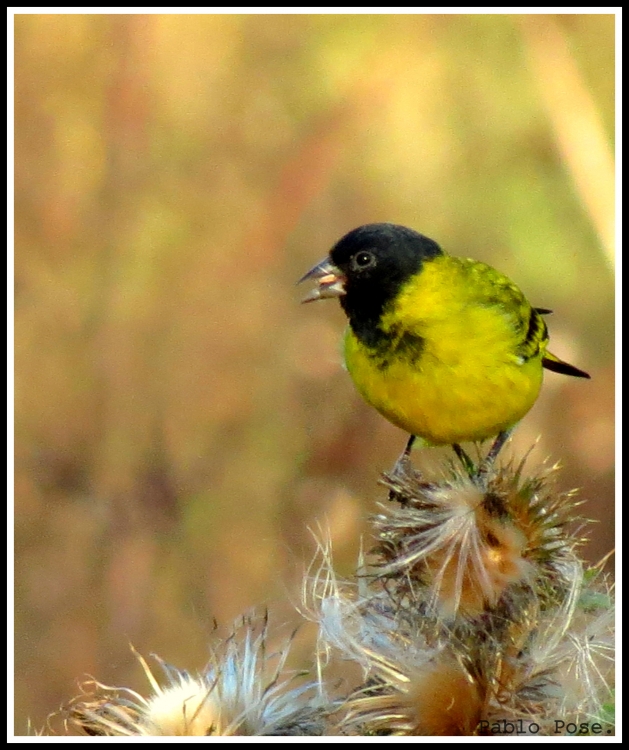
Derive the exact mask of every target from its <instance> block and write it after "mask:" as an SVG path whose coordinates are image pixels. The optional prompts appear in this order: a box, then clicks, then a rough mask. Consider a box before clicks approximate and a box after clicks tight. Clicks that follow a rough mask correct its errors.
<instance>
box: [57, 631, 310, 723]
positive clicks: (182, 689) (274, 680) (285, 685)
mask: <svg viewBox="0 0 629 750" xmlns="http://www.w3.org/2000/svg"><path fill="white" fill-rule="evenodd" d="M267 630H268V622H267V618H266V616H265V617H262V618H258V619H252V618H243V619H242V621H241V622H240V623H239V624H238V625H237V626H236V628H235V630H234V632H233V633H232V635H231V636H230V637H229V638H227V639H226V640H225V641H223V642H222V643H221V644H220V645H219V646H218V647H216V648H214V649H213V650H212V655H211V659H210V662H209V664H208V665H207V666H206V668H205V669H204V670H203V672H202V673H200V674H197V675H192V674H190V673H188V672H186V671H182V670H179V669H176V668H174V667H171V666H169V665H167V664H166V663H165V662H163V661H162V660H161V659H159V658H157V657H154V658H155V660H156V661H157V663H158V664H159V665H160V667H161V669H162V672H163V675H164V679H163V680H162V682H161V683H160V681H159V680H158V679H157V678H156V677H155V675H154V674H153V671H152V670H151V668H150V667H149V665H148V664H147V662H146V661H145V660H144V659H143V658H142V657H141V656H140V655H139V654H136V656H137V658H138V660H139V661H140V664H141V665H142V668H143V670H144V673H145V675H146V677H147V678H148V681H149V684H150V686H151V692H150V694H149V695H148V696H147V697H144V696H142V695H140V694H139V693H137V692H135V691H133V690H131V689H129V688H124V687H123V688H115V687H108V686H106V685H103V684H101V683H99V682H96V681H94V680H92V681H91V682H88V683H86V685H85V686H84V693H83V695H81V696H79V697H77V698H75V699H74V700H73V701H72V702H71V703H70V705H69V707H68V713H69V719H68V722H69V724H70V725H72V726H74V727H75V728H77V729H78V730H79V731H81V732H82V733H83V734H88V735H105V736H170V737H175V736H180V737H183V736H189V737H202V736H210V735H219V736H231V735H246V736H255V735H308V734H314V735H317V734H320V733H321V731H322V711H321V705H320V701H319V700H318V693H317V690H316V687H317V686H316V685H315V684H314V683H312V682H303V681H301V682H300V681H298V680H297V677H298V675H296V674H295V673H288V672H285V671H284V666H285V662H286V658H287V656H288V653H289V649H290V641H291V640H292V637H291V638H288V639H285V641H284V643H283V645H282V647H281V649H280V650H279V651H277V652H274V653H271V654H267V646H266V644H267V637H268V633H267ZM308 699H309V701H308Z"/></svg>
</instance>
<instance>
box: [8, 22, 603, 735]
mask: <svg viewBox="0 0 629 750" xmlns="http://www.w3.org/2000/svg"><path fill="white" fill-rule="evenodd" d="M15 115H16V118H15V147H16V151H15V240H16V249H15V285H16V286H15V407H16V426H15V449H16V450H15V552H16V558H15V596H16V615H15V625H16V636H15V638H16V641H15V642H16V650H15V667H16V688H15V696H16V729H15V731H16V733H17V734H24V733H25V732H26V726H27V719H28V718H30V720H31V721H32V723H33V725H34V726H35V727H36V728H38V727H41V726H43V724H44V722H45V719H46V716H47V715H48V714H49V713H50V712H51V711H54V710H55V709H56V708H58V707H59V705H60V704H61V703H62V702H64V701H65V700H67V699H68V698H70V697H71V696H73V695H74V694H76V692H77V680H78V679H79V678H81V677H83V676H84V675H85V674H86V673H89V674H92V675H95V676H96V677H97V678H98V679H100V680H101V681H103V682H105V683H108V684H124V685H129V686H131V687H135V688H137V689H143V687H144V681H143V678H142V675H141V674H140V669H139V667H138V665H137V662H136V661H135V658H134V657H133V655H132V654H131V652H130V650H129V645H128V644H129V642H131V643H133V645H134V646H135V647H136V648H137V649H138V650H139V651H140V652H141V653H143V654H145V655H148V654H149V653H150V652H157V653H159V654H160V655H161V656H162V657H163V658H164V659H166V660H167V661H169V662H171V663H173V664H175V665H177V666H179V667H182V668H184V667H185V668H190V669H197V668H199V669H200V668H201V667H202V666H203V664H204V663H205V661H206V658H207V653H208V650H207V643H208V641H209V639H210V638H211V635H210V633H211V630H212V627H213V624H212V623H213V618H216V619H217V620H218V621H219V623H221V624H223V625H226V626H229V624H230V622H231V621H232V620H233V619H234V618H235V617H237V616H238V615H239V614H241V613H243V612H245V611H247V610H248V609H250V608H251V607H253V606H256V605H268V606H269V608H270V610H271V612H272V616H273V620H274V621H275V622H277V623H284V622H286V623H289V622H296V621H297V617H296V615H295V613H294V611H293V605H294V603H295V602H296V601H297V600H298V587H299V580H300V577H301V575H302V571H303V566H304V565H306V564H307V563H308V562H309V560H310V559H311V557H312V554H313V550H314V543H313V540H312V536H311V534H310V532H309V531H308V528H307V527H311V528H316V527H317V524H321V525H322V526H324V527H329V529H330V532H331V535H332V540H333V543H334V550H335V561H336V564H337V567H338V569H339V571H340V572H341V573H346V574H350V573H351V571H352V570H353V567H354V564H355V559H356V555H357V553H358V550H359V545H360V535H361V534H364V533H368V526H367V524H366V518H367V517H368V515H369V513H371V512H373V511H374V510H375V507H376V505H375V504H376V502H377V501H378V500H384V498H385V495H386V493H385V491H384V490H383V488H382V487H379V486H378V485H377V479H378V476H379V473H380V472H381V471H383V470H386V469H388V468H390V467H391V466H392V464H393V462H394V461H395V459H396V457H397V456H398V454H399V453H400V451H401V450H402V448H403V446H404V444H405V442H406V435H404V434H402V433H401V432H400V431H399V430H397V429H396V428H394V427H392V426H391V425H389V424H388V423H387V422H386V421H385V420H384V419H383V418H382V417H380V416H379V415H378V414H376V413H375V412H374V411H373V410H371V409H369V407H367V406H365V405H364V404H363V403H362V401H361V400H360V399H359V397H358V396H357V395H356V393H355V392H354V390H353V387H352V385H351V382H350V380H349V377H348V376H347V374H346V373H345V372H344V371H343V369H342V367H341V364H340V346H339V342H340V337H341V332H342V329H343V327H344V324H345V319H344V316H343V314H342V312H341V310H340V308H339V306H338V305H336V304H334V303H326V304H323V303H321V304H319V305H315V306H304V307H302V306H300V305H299V299H300V297H301V296H302V295H303V293H304V290H303V289H301V288H300V289H296V288H295V281H296V280H297V279H298V278H299V277H300V276H301V275H302V274H303V273H304V272H305V271H306V270H307V269H309V268H310V267H311V266H312V265H313V264H314V263H315V262H316V261H318V260H319V259H320V258H322V257H323V256H324V255H325V254H326V253H327V251H328V250H329V248H330V247H331V246H332V244H333V243H334V242H335V241H336V240H337V239H338V238H339V237H340V236H341V235H342V234H344V233H345V232H347V231H348V230H350V229H352V228H354V227H355V226H357V225H359V224H363V223H367V222H374V221H392V222H397V223H402V224H408V225H410V226H412V227H414V228H415V229H418V230H419V231H421V232H424V233H425V234H428V235H429V236H430V237H433V238H434V239H436V240H437V241H439V242H440V243H441V244H442V246H443V247H444V249H446V251H448V252H451V253H452V254H456V255H464V256H470V257H474V258H477V259H479V260H484V261H486V262H489V263H491V264H493V265H495V266H496V267H498V268H499V269H501V270H502V271H504V272H505V273H507V274H508V275H510V276H511V277H512V278H513V279H514V280H515V281H516V282H517V283H518V284H519V285H520V286H521V287H522V288H523V290H524V291H525V293H526V294H527V295H528V296H529V298H530V299H531V301H532V302H533V303H534V304H536V305H539V306H543V307H549V308H551V309H553V310H554V314H553V315H552V316H550V318H549V319H548V323H549V326H550V329H551V337H552V341H553V351H554V352H555V353H556V354H558V355H559V356H561V357H564V358H566V359H568V360H569V361H571V362H573V363H574V364H576V365H577V366H579V367H582V368H584V369H586V370H588V371H589V372H590V373H591V375H592V380H591V381H588V382H585V381H577V380H572V379H568V378H562V377H561V376H558V375H555V374H553V373H548V374H547V375H546V382H545V385H544V389H543V394H542V396H541V397H540V399H539V401H538V403H537V404H536V406H535V407H534V409H533V410H532V411H531V413H530V414H529V415H528V416H527V417H526V418H525V420H524V421H523V423H522V424H521V425H520V427H519V429H518V432H517V434H516V437H515V439H514V441H513V443H512V447H511V448H510V449H508V450H507V451H506V455H509V452H511V453H512V454H515V455H522V454H524V453H525V452H526V451H527V450H528V449H529V448H530V446H531V445H532V444H533V443H534V442H535V440H536V439H537V438H538V437H539V436H541V437H539V442H538V444H537V446H536V447H535V449H534V450H533V452H532V455H531V458H530V461H529V463H530V466H531V467H532V468H534V467H535V466H538V465H539V464H540V463H541V462H542V461H543V460H544V459H545V458H547V457H548V458H549V459H550V460H551V461H553V462H554V461H557V460H559V461H561V463H562V465H563V469H562V472H561V474H560V476H559V486H560V487H561V488H562V489H571V488H573V487H578V488H580V495H581V497H582V499H583V500H585V504H584V505H583V514H584V515H585V516H587V517H590V518H595V519H598V520H602V521H603V523H599V524H597V525H595V526H593V527H590V529H589V531H588V533H589V537H590V541H589V543H588V544H587V546H586V547H585V555H586V557H587V559H589V560H590V561H592V562H596V561H598V560H599V559H600V558H601V557H602V556H603V555H604V554H605V553H607V552H608V551H609V550H610V549H611V548H612V546H613V524H612V519H613V488H614V480H613V462H614V452H613V451H614V443H613V440H614V391H613V388H614V380H613V379H614V362H613V354H614V315H613V314H614V299H613V226H614V223H613V222H614V216H613V161H612V159H613V157H612V148H613V143H612V141H613V124H614V17H613V16H611V15H564V16H552V15H541V16H514V15H380V16H376V15H352V16H348V15H319V16H316V15H194V16H191V15H147V16H133V15H117V16H113V15H19V16H16V19H15ZM446 453H447V451H445V450H439V451H437V450H428V451H424V452H423V453H421V452H417V453H415V454H414V461H415V463H416V465H418V466H425V467H427V468H428V469H429V468H430V464H431V463H432V464H434V463H435V462H436V461H439V460H442V459H443V458H444V456H445V454H446ZM366 545H367V546H368V541H367V542H366ZM297 645H298V648H297V656H296V658H297V659H298V660H299V659H300V658H301V659H302V660H303V663H304V664H306V663H307V661H308V658H309V656H311V654H312V647H311V646H309V645H308V644H307V642H306V640H305V639H304V640H303V642H301V641H300V642H298V644H297ZM300 649H301V651H300ZM300 654H301V656H300Z"/></svg>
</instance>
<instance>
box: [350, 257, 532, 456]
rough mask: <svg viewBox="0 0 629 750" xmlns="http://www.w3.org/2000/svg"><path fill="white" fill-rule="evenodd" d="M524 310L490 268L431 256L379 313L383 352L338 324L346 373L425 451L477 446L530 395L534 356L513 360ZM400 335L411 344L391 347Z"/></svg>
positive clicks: (521, 411) (513, 417) (505, 424)
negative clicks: (386, 341) (385, 341)
mask: <svg viewBox="0 0 629 750" xmlns="http://www.w3.org/2000/svg"><path fill="white" fill-rule="evenodd" d="M526 311H529V312H530V307H529V306H528V303H527V302H526V300H525V299H524V297H523V296H522V294H521V292H519V290H518V289H517V288H515V287H514V286H513V285H512V284H511V283H510V282H509V280H508V279H506V277H504V276H502V275H501V274H499V273H498V272H496V271H494V269H491V268H489V267H488V266H485V265H484V264H481V263H476V262H473V261H465V260H463V259H459V258H448V257H444V258H438V259H437V260H435V261H434V262H431V263H427V264H426V265H425V267H424V269H423V271H422V272H421V274H419V275H418V276H417V277H415V278H413V279H412V280H411V281H410V282H409V283H408V284H407V285H405V287H404V288H403V289H402V291H401V292H400V294H399V295H398V297H397V298H396V300H395V304H394V305H392V306H391V307H390V308H389V309H387V310H386V312H385V314H384V316H383V318H382V320H381V328H382V330H383V331H385V332H388V333H389V334H390V346H388V347H387V346H386V345H384V346H380V347H378V348H376V349H374V348H369V347H367V346H365V345H364V344H363V343H362V342H361V341H360V340H359V339H358V338H357V337H356V335H355V334H354V333H353V331H352V330H351V328H348V331H347V334H346V337H345V361H346V364H347V368H348V370H349V373H350V375H351V377H352V379H353V381H354V383H355V385H356V388H357V389H358V391H359V392H360V394H361V395H362V396H363V398H365V400H366V401H367V402H368V403H370V404H371V405H372V406H374V407H375V408H376V409H377V410H378V411H379V412H380V413H381V414H382V415H383V416H385V417H386V418H387V419H388V420H389V421H391V422H393V424H395V425H397V426H398V427H401V428H402V429H403V430H405V431H407V432H409V433H411V434H413V435H417V436H418V437H421V438H424V439H425V440H426V441H428V442H430V443H433V444H435V445H442V444H452V443H460V442H465V441H476V440H484V439H485V438H488V437H492V436H494V435H496V434H498V433H499V432H500V431H502V430H504V429H507V428H509V427H511V426H512V425H514V424H515V423H516V422H518V421H519V420H520V419H521V418H522V417H523V416H524V415H525V414H526V413H527V412H528V411H529V409H530V408H531V407H532V406H533V404H534V403H535V400H536V399H537V396H538V394H539V390H540V387H541V383H542V363H541V356H542V354H543V351H541V352H540V355H539V356H536V357H534V358H531V359H529V360H527V361H523V359H522V357H521V356H519V355H518V344H519V343H520V342H521V339H522V336H523V333H522V325H523V324H522V320H521V318H522V317H523V316H524V314H525V312H526ZM403 334H410V336H411V337H412V340H414V341H415V342H416V344H415V346H406V345H405V346H397V347H396V345H395V342H396V340H397V341H398V342H399V341H400V336H401V335H403ZM407 338H408V336H407Z"/></svg>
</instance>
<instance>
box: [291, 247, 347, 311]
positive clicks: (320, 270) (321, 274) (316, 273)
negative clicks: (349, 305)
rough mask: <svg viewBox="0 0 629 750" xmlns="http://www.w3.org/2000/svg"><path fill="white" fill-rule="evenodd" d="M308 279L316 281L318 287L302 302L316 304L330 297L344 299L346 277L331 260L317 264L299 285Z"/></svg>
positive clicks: (303, 277) (302, 278)
mask: <svg viewBox="0 0 629 750" xmlns="http://www.w3.org/2000/svg"><path fill="white" fill-rule="evenodd" d="M308 279H314V280H315V281H316V282H317V286H316V287H315V288H314V289H313V290H312V291H311V292H309V294H307V295H306V296H305V297H304V298H303V299H302V302H314V301H315V300H318V299H326V298H328V297H342V296H343V295H344V294H345V287H344V284H345V276H343V274H342V273H341V271H340V270H339V269H338V268H337V267H336V266H335V265H334V263H332V261H331V260H330V259H329V258H326V259H325V260H322V261H321V263H317V265H316V266H315V267H314V268H311V269H310V271H308V273H307V274H305V275H304V276H302V277H301V279H299V281H298V282H297V283H298V284H301V282H302V281H307V280H308Z"/></svg>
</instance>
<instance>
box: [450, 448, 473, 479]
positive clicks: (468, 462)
mask: <svg viewBox="0 0 629 750" xmlns="http://www.w3.org/2000/svg"><path fill="white" fill-rule="evenodd" d="M452 450H453V451H454V452H455V453H456V456H457V458H458V459H459V461H460V462H461V463H462V464H463V468H464V469H465V471H466V472H467V473H468V474H469V476H470V477H475V476H476V474H477V471H478V470H477V468H476V464H475V463H474V462H473V461H472V459H471V458H470V457H469V456H468V455H467V453H466V452H465V451H464V450H463V448H461V446H460V445H459V444H458V443H453V444H452Z"/></svg>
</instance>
